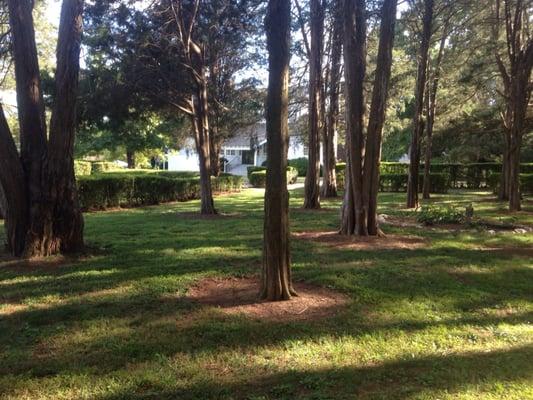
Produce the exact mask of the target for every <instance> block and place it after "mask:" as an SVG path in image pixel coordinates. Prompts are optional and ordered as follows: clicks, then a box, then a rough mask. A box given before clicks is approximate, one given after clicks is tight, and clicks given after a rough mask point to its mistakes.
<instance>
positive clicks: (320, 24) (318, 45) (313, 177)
mask: <svg viewBox="0 0 533 400" xmlns="http://www.w3.org/2000/svg"><path fill="white" fill-rule="evenodd" d="M310 6H311V53H310V57H309V128H308V129H309V166H308V167H307V175H306V177H305V199H304V208H307V209H317V208H320V137H321V134H320V132H321V129H322V128H323V126H322V116H321V107H320V105H321V98H320V97H321V93H322V53H323V50H324V7H323V5H322V1H321V0H311V5H310Z"/></svg>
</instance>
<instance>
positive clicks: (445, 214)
mask: <svg viewBox="0 0 533 400" xmlns="http://www.w3.org/2000/svg"><path fill="white" fill-rule="evenodd" d="M416 219H417V221H418V222H420V223H423V224H425V225H435V224H460V223H462V222H464V220H465V214H464V212H462V211H461V210H459V209H457V208H455V207H437V206H426V207H422V209H421V210H420V212H419V213H418V215H417V217H416Z"/></svg>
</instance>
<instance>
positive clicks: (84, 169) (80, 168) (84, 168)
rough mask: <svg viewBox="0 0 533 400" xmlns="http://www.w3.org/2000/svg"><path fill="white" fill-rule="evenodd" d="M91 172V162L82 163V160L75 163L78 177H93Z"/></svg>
mask: <svg viewBox="0 0 533 400" xmlns="http://www.w3.org/2000/svg"><path fill="white" fill-rule="evenodd" d="M91 172H92V164H91V162H90V161H81V160H75V161H74V174H75V175H76V176H87V175H91Z"/></svg>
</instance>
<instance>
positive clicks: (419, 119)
mask: <svg viewBox="0 0 533 400" xmlns="http://www.w3.org/2000/svg"><path fill="white" fill-rule="evenodd" d="M432 25H433V0H424V16H423V28H422V38H421V42H420V49H419V52H418V70H417V75H416V88H415V111H414V117H413V134H412V137H411V148H410V157H409V158H410V160H409V177H408V181H407V208H416V207H418V174H419V170H420V138H421V137H422V133H423V131H424V119H423V113H424V92H425V88H426V84H427V69H428V53H429V46H430V42H431V34H432Z"/></svg>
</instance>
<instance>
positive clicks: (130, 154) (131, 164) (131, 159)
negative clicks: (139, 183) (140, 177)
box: [126, 150, 135, 169]
mask: <svg viewBox="0 0 533 400" xmlns="http://www.w3.org/2000/svg"><path fill="white" fill-rule="evenodd" d="M126 161H127V163H128V169H135V152H134V151H133V150H126Z"/></svg>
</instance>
